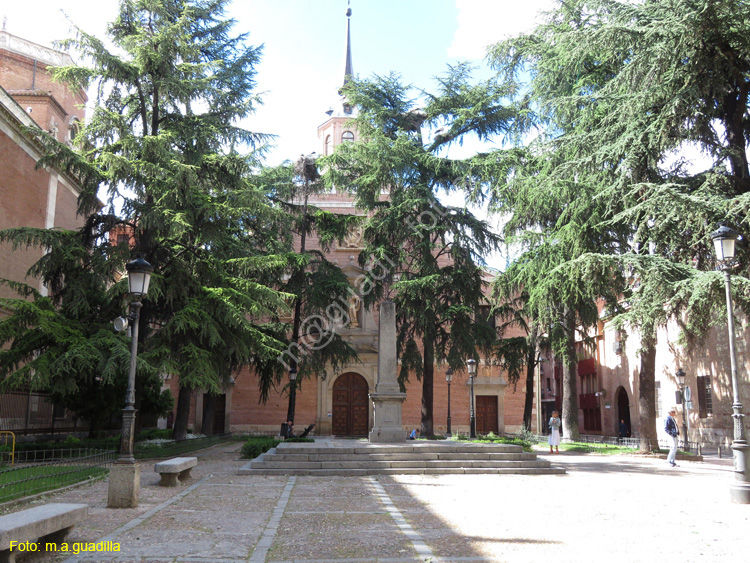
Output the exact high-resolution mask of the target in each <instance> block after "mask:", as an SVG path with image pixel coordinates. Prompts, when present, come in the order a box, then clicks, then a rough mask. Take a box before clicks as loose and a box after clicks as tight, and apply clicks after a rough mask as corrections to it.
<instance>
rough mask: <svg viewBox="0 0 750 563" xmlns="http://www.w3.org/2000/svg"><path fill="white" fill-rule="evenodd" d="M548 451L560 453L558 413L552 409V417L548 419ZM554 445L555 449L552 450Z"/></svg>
mask: <svg viewBox="0 0 750 563" xmlns="http://www.w3.org/2000/svg"><path fill="white" fill-rule="evenodd" d="M548 442H549V453H556V454H559V453H560V449H559V446H560V414H559V413H558V412H557V411H552V417H551V418H550V419H549V439H548ZM553 446H554V447H555V451H554V452H553V451H552V447H553Z"/></svg>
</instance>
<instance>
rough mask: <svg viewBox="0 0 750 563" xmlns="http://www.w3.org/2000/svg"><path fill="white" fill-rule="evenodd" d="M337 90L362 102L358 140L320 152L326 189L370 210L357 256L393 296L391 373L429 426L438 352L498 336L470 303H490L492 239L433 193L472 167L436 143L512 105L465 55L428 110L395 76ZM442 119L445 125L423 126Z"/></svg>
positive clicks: (484, 134) (378, 294) (497, 119)
mask: <svg viewBox="0 0 750 563" xmlns="http://www.w3.org/2000/svg"><path fill="white" fill-rule="evenodd" d="M345 93H346V96H347V98H348V100H349V101H350V102H351V103H352V104H353V105H355V106H357V108H358V111H359V113H358V116H357V118H356V119H355V124H356V128H357V131H358V132H359V135H360V136H361V138H362V139H363V140H362V141H361V142H356V143H345V144H343V145H341V146H340V147H339V148H338V149H337V150H336V152H335V153H334V154H333V155H331V156H329V157H326V158H325V159H324V165H325V166H326V174H325V176H324V180H325V181H326V184H327V185H328V186H329V188H333V187H335V186H346V187H347V189H349V190H350V191H351V192H352V193H354V194H355V197H356V203H357V205H358V206H359V207H361V208H363V209H365V210H367V211H368V212H369V216H368V219H367V220H366V222H365V224H364V241H365V249H364V250H363V251H362V252H361V254H360V257H359V263H360V266H362V267H363V268H369V270H370V272H371V275H370V276H369V277H368V279H367V280H366V282H365V285H366V287H363V294H364V300H365V303H366V304H367V305H369V304H372V303H374V302H377V301H380V300H382V299H392V300H393V301H394V302H395V304H396V311H397V324H398V353H399V359H400V363H401V370H400V373H399V381H400V383H401V385H402V388H404V387H405V385H406V384H407V382H408V379H409V377H410V374H414V375H415V376H416V378H417V379H418V380H421V381H422V435H424V436H430V435H432V385H433V384H432V377H433V371H434V365H435V363H443V362H447V363H448V365H449V366H451V367H452V368H454V369H461V368H463V366H464V362H465V360H466V358H468V357H475V356H476V354H477V347H480V348H489V346H490V345H491V343H492V342H493V341H494V338H495V335H494V332H493V331H492V330H491V328H490V327H489V324H488V323H487V321H486V318H483V317H482V316H481V315H475V313H477V311H478V309H479V307H480V305H483V304H486V303H487V301H486V299H485V295H484V290H485V287H486V285H487V282H486V280H485V273H484V271H483V270H482V267H481V264H482V259H483V258H482V257H483V256H485V255H486V254H487V253H489V252H491V251H493V250H494V249H496V248H497V246H498V244H499V240H498V238H497V236H496V235H494V234H493V233H492V231H491V229H490V228H489V226H488V225H487V223H485V222H484V221H481V220H479V219H477V218H476V217H474V216H473V215H472V214H471V212H470V211H469V210H468V209H465V208H460V207H451V206H446V205H443V204H442V203H440V201H439V200H438V195H439V193H440V192H441V191H443V190H444V191H448V192H451V191H454V190H456V189H461V190H462V189H464V188H463V185H464V180H465V178H466V176H467V169H468V163H467V162H466V161H463V160H460V159H450V158H448V157H446V156H444V154H445V151H444V149H446V148H447V147H449V146H450V145H451V144H453V143H460V142H462V140H463V139H465V138H467V137H469V136H471V135H478V136H479V137H480V138H482V139H487V138H489V137H491V136H493V135H495V134H497V133H499V132H501V131H502V130H503V129H504V128H505V127H506V126H507V123H508V121H509V120H511V119H512V118H513V116H514V112H513V110H512V109H510V108H507V107H506V106H504V105H503V104H502V97H503V95H504V94H505V92H503V91H502V90H501V89H499V88H498V87H497V85H496V83H495V82H494V81H489V82H485V83H477V84H473V83H472V82H471V77H470V69H469V68H468V67H466V66H465V65H459V66H457V67H454V68H449V70H448V72H447V74H446V76H445V77H443V78H441V79H439V80H438V84H437V93H436V94H427V93H424V96H425V100H424V101H426V106H425V108H424V109H418V108H417V104H418V100H417V99H416V98H414V97H412V94H411V92H410V89H409V87H407V86H404V85H403V84H402V83H401V82H400V81H399V80H398V78H397V77H395V76H389V77H378V76H376V77H374V78H372V79H371V80H364V81H357V80H352V81H350V82H349V83H348V84H347V86H346V87H345ZM438 127H441V128H442V130H443V131H444V132H443V133H440V134H437V135H435V134H432V133H431V132H430V131H431V130H436V129H437V128H438ZM430 136H431V137H432V139H429V137H430ZM459 179H460V181H459ZM469 180H471V178H469ZM469 183H470V182H469ZM385 192H387V193H388V197H383V196H382V194H383V193H385Z"/></svg>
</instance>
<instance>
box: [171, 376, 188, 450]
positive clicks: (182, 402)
mask: <svg viewBox="0 0 750 563" xmlns="http://www.w3.org/2000/svg"><path fill="white" fill-rule="evenodd" d="M192 397H193V390H192V389H188V388H187V387H180V392H179V394H178V395H177V414H176V415H175V417H174V439H175V440H176V441H177V442H180V441H182V440H185V438H186V437H187V426H188V419H189V418H190V399H192Z"/></svg>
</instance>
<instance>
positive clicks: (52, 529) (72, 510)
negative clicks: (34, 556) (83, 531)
mask: <svg viewBox="0 0 750 563" xmlns="http://www.w3.org/2000/svg"><path fill="white" fill-rule="evenodd" d="M88 512H89V507H88V505H86V504H67V503H50V504H44V505H41V506H35V507H34V508H28V509H26V510H21V511H19V512H13V513H11V514H5V515H4V516H0V563H15V560H16V556H17V555H18V554H19V553H30V552H36V551H46V548H47V545H46V544H47V543H55V544H60V543H62V542H64V541H65V538H66V537H67V535H68V532H70V529H71V528H72V527H73V526H74V525H75V524H78V523H79V522H81V521H83V520H84V519H85V518H86V516H87V515H88ZM11 542H13V545H12V546H11ZM16 542H18V543H16ZM19 543H20V544H24V545H21V546H19V545H18V544H19ZM37 543H38V544H40V545H36V544H37ZM19 547H20V549H19ZM55 549H56V548H55Z"/></svg>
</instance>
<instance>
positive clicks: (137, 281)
mask: <svg viewBox="0 0 750 563" xmlns="http://www.w3.org/2000/svg"><path fill="white" fill-rule="evenodd" d="M125 269H126V270H127V272H128V292H129V293H130V295H132V296H133V297H134V298H135V300H134V301H133V302H132V303H131V304H130V314H129V315H128V316H127V317H120V318H118V319H117V320H115V329H116V330H117V331H122V330H125V329H126V328H127V327H128V325H130V327H131V329H130V330H131V332H130V369H129V371H128V387H127V390H126V392H125V408H124V409H123V410H122V436H121V438H120V456H119V457H118V458H117V461H116V462H115V464H114V465H113V467H112V469H111V471H110V478H109V490H108V501H107V506H108V507H110V508H134V507H136V506H138V498H139V496H140V474H141V470H140V465H139V464H138V463H137V462H136V461H135V457H134V456H133V438H134V433H135V415H136V409H135V369H136V363H137V359H138V324H139V320H140V313H141V306H142V304H141V301H140V300H141V299H142V298H143V297H144V296H145V295H146V294H147V293H148V286H149V284H150V282H151V272H153V271H154V267H153V266H152V265H151V264H149V263H148V262H147V261H146V260H145V259H143V258H141V257H138V258H136V259H135V260H132V261H130V262H128V263H127V264H126V265H125Z"/></svg>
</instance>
